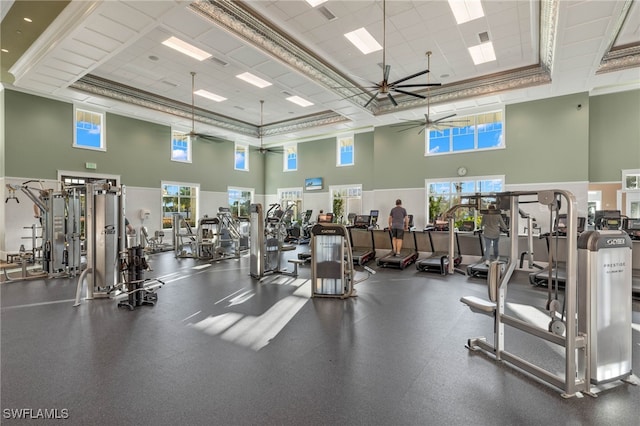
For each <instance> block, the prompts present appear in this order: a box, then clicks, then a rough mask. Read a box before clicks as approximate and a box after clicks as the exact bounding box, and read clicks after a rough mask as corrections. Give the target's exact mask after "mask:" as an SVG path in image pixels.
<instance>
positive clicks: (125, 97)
mask: <svg viewBox="0 0 640 426" xmlns="http://www.w3.org/2000/svg"><path fill="white" fill-rule="evenodd" d="M70 87H71V88H73V89H76V90H80V91H83V92H86V93H90V94H92V95H98V96H103V97H106V98H110V99H114V100H117V101H121V102H127V103H129V104H132V105H137V106H140V107H144V108H149V109H152V110H155V111H159V112H163V113H166V114H171V115H175V116H177V117H181V118H185V119H189V120H191V118H192V110H191V105H190V104H185V103H182V102H178V101H175V100H173V99H169V98H165V97H163V96H159V95H155V94H153V93H149V92H145V91H142V90H139V89H136V88H134V87H131V86H126V85H124V84H120V83H116V82H114V81H111V80H107V79H104V78H101V77H98V76H95V75H91V74H87V75H85V76H84V77H82V78H81V79H79V80H78V81H76V82H75V83H73V84H72V85H71V86H70ZM193 118H194V120H195V121H197V122H199V123H204V124H209V125H211V126H215V127H218V128H221V129H225V130H229V131H232V132H235V133H238V134H241V135H244V136H250V137H254V138H259V137H260V126H256V125H253V124H250V123H246V122H244V121H240V120H235V119H233V118H230V117H227V116H224V115H221V114H216V113H214V112H211V111H208V110H205V109H203V108H198V107H196V108H195V109H194V110H193ZM346 121H349V120H348V119H347V118H345V117H344V116H342V115H340V114H338V113H335V112H333V111H324V112H320V113H317V114H312V115H308V116H305V117H299V118H297V119H293V120H288V121H286V122H281V123H273V124H269V125H265V126H263V128H264V129H265V133H264V135H265V136H271V135H280V134H284V133H288V132H293V131H300V130H306V129H309V128H313V127H317V126H324V125H330V124H336V123H342V122H346Z"/></svg>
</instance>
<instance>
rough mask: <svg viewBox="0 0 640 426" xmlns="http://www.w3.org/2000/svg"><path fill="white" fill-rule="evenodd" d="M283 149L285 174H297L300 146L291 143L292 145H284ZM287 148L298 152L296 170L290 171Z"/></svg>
mask: <svg viewBox="0 0 640 426" xmlns="http://www.w3.org/2000/svg"><path fill="white" fill-rule="evenodd" d="M282 148H283V155H282V163H283V164H282V170H283V171H285V172H297V171H298V144H297V143H290V144H286V145H283V147H282ZM287 148H295V150H296V168H295V169H289V168H288V167H287V166H288V165H289V162H288V161H287Z"/></svg>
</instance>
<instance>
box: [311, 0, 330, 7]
mask: <svg viewBox="0 0 640 426" xmlns="http://www.w3.org/2000/svg"><path fill="white" fill-rule="evenodd" d="M326 1H327V0H306V2H307V3H309V5H310V6H311V7H316V6H317V5H319V4H322V3H326Z"/></svg>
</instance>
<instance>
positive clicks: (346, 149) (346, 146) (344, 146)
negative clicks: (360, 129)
mask: <svg viewBox="0 0 640 426" xmlns="http://www.w3.org/2000/svg"><path fill="white" fill-rule="evenodd" d="M337 141H338V143H337V145H338V150H337V151H338V166H353V165H354V164H355V158H354V151H355V146H354V139H353V134H349V135H343V136H338V138H337Z"/></svg>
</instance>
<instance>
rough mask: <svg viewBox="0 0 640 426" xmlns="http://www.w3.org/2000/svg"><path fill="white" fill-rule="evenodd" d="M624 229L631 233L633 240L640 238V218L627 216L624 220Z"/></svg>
mask: <svg viewBox="0 0 640 426" xmlns="http://www.w3.org/2000/svg"><path fill="white" fill-rule="evenodd" d="M622 230H623V231H625V232H626V233H627V234H629V237H631V239H632V240H640V219H633V218H630V217H628V218H625V219H624V220H623V221H622Z"/></svg>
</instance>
